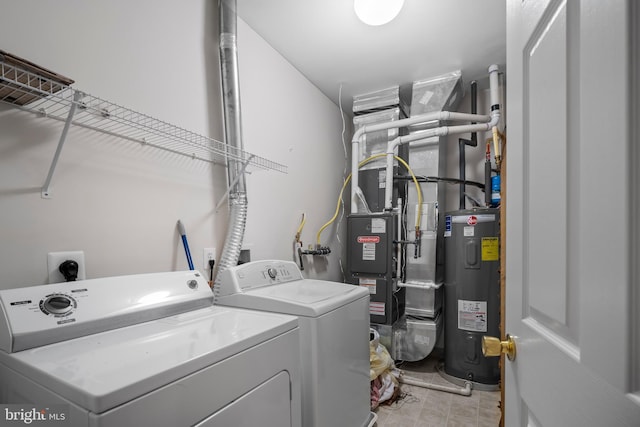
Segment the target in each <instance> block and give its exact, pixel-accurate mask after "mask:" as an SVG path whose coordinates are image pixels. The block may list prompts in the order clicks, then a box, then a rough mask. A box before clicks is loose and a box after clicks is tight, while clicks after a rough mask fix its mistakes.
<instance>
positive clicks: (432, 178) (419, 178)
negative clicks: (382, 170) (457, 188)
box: [393, 175, 485, 190]
mask: <svg viewBox="0 0 640 427" xmlns="http://www.w3.org/2000/svg"><path fill="white" fill-rule="evenodd" d="M393 179H402V180H410V179H413V178H412V177H411V176H409V175H394V176H393ZM416 180H417V181H418V182H446V183H447V184H460V183H461V182H463V181H462V180H460V179H458V178H443V177H439V176H424V175H416ZM464 183H465V184H466V185H472V186H474V187H478V188H479V189H481V190H484V189H485V185H484V184H483V183H481V182H477V181H469V180H464Z"/></svg>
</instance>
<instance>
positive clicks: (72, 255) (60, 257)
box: [47, 251, 87, 283]
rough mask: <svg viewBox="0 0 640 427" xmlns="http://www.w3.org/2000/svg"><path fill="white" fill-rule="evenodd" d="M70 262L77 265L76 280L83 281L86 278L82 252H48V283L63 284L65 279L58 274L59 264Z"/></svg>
mask: <svg viewBox="0 0 640 427" xmlns="http://www.w3.org/2000/svg"><path fill="white" fill-rule="evenodd" d="M67 260H71V261H75V262H77V263H78V278H77V279H76V280H84V279H86V278H87V275H86V272H85V267H84V251H67V252H49V253H48V254H47V271H48V272H49V283H60V282H64V281H65V278H64V276H63V275H62V273H60V270H59V268H60V264H62V263H63V262H65V261H67Z"/></svg>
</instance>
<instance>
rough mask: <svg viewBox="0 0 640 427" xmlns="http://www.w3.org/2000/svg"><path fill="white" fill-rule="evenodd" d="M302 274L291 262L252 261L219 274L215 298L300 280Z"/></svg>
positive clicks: (215, 287)
mask: <svg viewBox="0 0 640 427" xmlns="http://www.w3.org/2000/svg"><path fill="white" fill-rule="evenodd" d="M302 279H303V277H302V272H301V271H300V269H299V268H298V266H297V265H296V263H295V262H292V261H275V260H266V261H252V262H248V263H246V264H241V265H238V266H235V267H231V268H229V269H227V270H224V271H223V272H222V273H220V280H219V281H218V283H216V285H215V286H214V292H215V294H216V296H225V295H233V294H237V293H241V292H245V291H247V290H250V289H256V288H261V287H263V286H271V285H276V284H280V283H287V282H293V281H295V280H302Z"/></svg>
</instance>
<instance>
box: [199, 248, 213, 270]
mask: <svg viewBox="0 0 640 427" xmlns="http://www.w3.org/2000/svg"><path fill="white" fill-rule="evenodd" d="M210 259H212V260H215V259H216V248H204V249H203V250H202V269H203V270H209V260H210Z"/></svg>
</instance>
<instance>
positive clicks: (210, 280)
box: [209, 259, 216, 288]
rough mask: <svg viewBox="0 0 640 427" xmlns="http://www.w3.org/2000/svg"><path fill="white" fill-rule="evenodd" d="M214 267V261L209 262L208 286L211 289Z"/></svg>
mask: <svg viewBox="0 0 640 427" xmlns="http://www.w3.org/2000/svg"><path fill="white" fill-rule="evenodd" d="M214 265H216V260H215V259H210V260H209V286H210V287H212V288H213V266H214Z"/></svg>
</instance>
